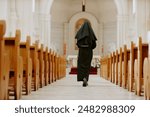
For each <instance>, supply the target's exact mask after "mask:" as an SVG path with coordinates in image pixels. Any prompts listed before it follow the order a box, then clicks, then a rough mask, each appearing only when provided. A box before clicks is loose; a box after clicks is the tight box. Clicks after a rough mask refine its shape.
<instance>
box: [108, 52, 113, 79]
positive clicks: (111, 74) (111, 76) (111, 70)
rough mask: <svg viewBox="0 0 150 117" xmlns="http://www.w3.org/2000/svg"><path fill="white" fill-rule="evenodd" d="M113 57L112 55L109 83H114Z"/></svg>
mask: <svg viewBox="0 0 150 117" xmlns="http://www.w3.org/2000/svg"><path fill="white" fill-rule="evenodd" d="M112 72H113V57H112V54H110V78H109V81H112V78H113V73H112Z"/></svg>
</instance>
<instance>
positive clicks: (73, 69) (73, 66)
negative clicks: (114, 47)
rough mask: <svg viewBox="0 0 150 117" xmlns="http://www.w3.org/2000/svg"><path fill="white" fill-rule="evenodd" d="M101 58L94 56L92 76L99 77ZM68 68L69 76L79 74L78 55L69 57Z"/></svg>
mask: <svg viewBox="0 0 150 117" xmlns="http://www.w3.org/2000/svg"><path fill="white" fill-rule="evenodd" d="M99 60H100V56H93V59H92V62H91V70H90V74H92V75H97V74H98V69H99V66H100V62H99ZM67 67H68V68H70V70H69V74H77V56H76V55H70V56H68V57H67Z"/></svg>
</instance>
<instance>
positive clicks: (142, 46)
mask: <svg viewBox="0 0 150 117" xmlns="http://www.w3.org/2000/svg"><path fill="white" fill-rule="evenodd" d="M146 57H148V44H147V43H142V38H141V37H140V38H139V43H138V77H136V78H135V80H136V81H135V83H136V85H135V86H136V87H135V89H136V90H135V93H136V94H137V95H138V96H140V95H141V93H142V91H143V84H144V80H143V64H144V59H145V58H146Z"/></svg>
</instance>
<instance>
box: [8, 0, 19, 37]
mask: <svg viewBox="0 0 150 117" xmlns="http://www.w3.org/2000/svg"><path fill="white" fill-rule="evenodd" d="M16 23H17V13H16V0H10V16H9V22H8V24H9V28H8V35H9V36H14V35H15V31H16Z"/></svg>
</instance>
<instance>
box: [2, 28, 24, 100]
mask: <svg viewBox="0 0 150 117" xmlns="http://www.w3.org/2000/svg"><path fill="white" fill-rule="evenodd" d="M20 36H21V33H20V31H19V30H17V31H16V35H15V37H5V38H4V45H5V50H6V52H7V53H8V56H9V62H10V70H9V71H10V72H14V73H13V74H14V76H11V77H10V79H9V94H10V95H11V96H14V99H20V98H21V95H22V78H23V60H22V57H21V56H20V47H19V43H20Z"/></svg>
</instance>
